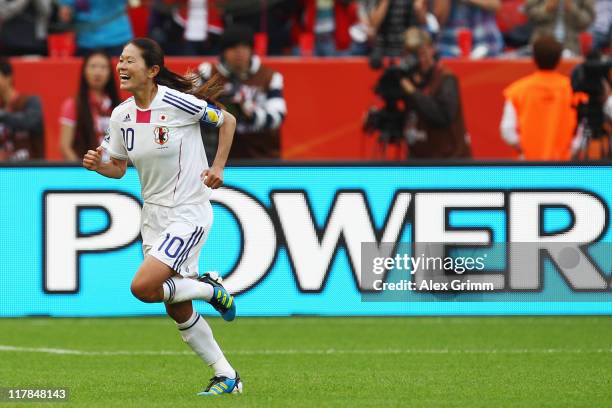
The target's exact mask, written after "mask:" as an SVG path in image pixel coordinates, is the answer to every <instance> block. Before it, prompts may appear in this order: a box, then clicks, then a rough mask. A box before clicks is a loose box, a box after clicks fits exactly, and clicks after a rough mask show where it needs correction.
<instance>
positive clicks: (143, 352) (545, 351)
mask: <svg viewBox="0 0 612 408" xmlns="http://www.w3.org/2000/svg"><path fill="white" fill-rule="evenodd" d="M0 352H14V353H44V354H65V355H77V356H193V355H194V353H193V352H192V351H187V350H185V351H171V350H114V351H91V350H72V349H60V348H48V347H17V346H7V345H0ZM563 353H566V354H610V353H612V348H598V349H560V348H549V349H466V350H461V349H372V350H365V349H353V350H349V349H344V350H343V349H333V348H331V349H310V350H309V349H305V350H298V349H278V350H228V351H226V354H228V355H247V356H249V355H252V356H259V355H302V354H304V355H308V354H310V355H312V354H315V355H333V354H349V355H350V354H364V355H365V354H370V355H372V354H377V355H386V354H388V355H396V354H563Z"/></svg>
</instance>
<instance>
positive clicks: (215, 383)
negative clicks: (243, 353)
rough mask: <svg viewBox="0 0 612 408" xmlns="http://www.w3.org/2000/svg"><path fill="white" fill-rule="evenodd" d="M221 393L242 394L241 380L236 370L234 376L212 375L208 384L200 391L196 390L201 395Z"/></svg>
mask: <svg viewBox="0 0 612 408" xmlns="http://www.w3.org/2000/svg"><path fill="white" fill-rule="evenodd" d="M223 394H242V380H241V379H240V375H238V372H237V371H236V378H227V377H222V376H214V377H213V378H211V379H210V384H208V387H206V389H205V390H204V391H202V392H198V395H201V396H216V395H223Z"/></svg>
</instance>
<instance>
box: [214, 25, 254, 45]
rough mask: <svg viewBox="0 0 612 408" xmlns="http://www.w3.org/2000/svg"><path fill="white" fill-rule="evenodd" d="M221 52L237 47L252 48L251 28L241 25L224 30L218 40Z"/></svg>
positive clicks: (252, 33)
mask: <svg viewBox="0 0 612 408" xmlns="http://www.w3.org/2000/svg"><path fill="white" fill-rule="evenodd" d="M220 43H221V44H220V45H221V51H225V50H226V49H228V48H232V47H235V46H237V45H246V46H247V47H251V48H253V47H254V45H255V33H254V32H253V30H252V29H251V27H249V26H246V25H243V24H234V25H231V26H229V27H227V28H226V29H225V31H224V32H223V34H222V35H221V39H220Z"/></svg>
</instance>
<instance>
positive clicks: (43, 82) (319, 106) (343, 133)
mask: <svg viewBox="0 0 612 408" xmlns="http://www.w3.org/2000/svg"><path fill="white" fill-rule="evenodd" d="M201 61H202V59H199V58H168V66H169V68H171V69H173V70H176V71H177V72H185V71H186V70H187V69H188V68H195V67H197V65H198V64H199V63H200V62H201ZM12 62H13V63H14V67H15V82H16V87H17V89H19V90H21V91H23V92H27V93H37V94H39V95H40V96H41V97H42V101H43V107H44V113H45V124H46V129H47V136H46V140H47V142H46V153H47V157H48V158H49V159H54V160H57V159H60V158H61V155H60V153H59V146H58V133H59V123H58V117H59V113H60V107H61V104H62V102H63V100H64V99H65V98H67V97H68V96H71V95H74V94H75V93H76V89H77V84H78V78H79V66H80V60H79V59H77V58H65V59H55V58H48V59H25V58H24V59H14V60H13V61H12ZM265 63H266V64H268V65H270V66H271V67H273V68H274V69H276V70H278V71H280V72H281V73H283V75H284V77H285V97H286V99H287V106H288V116H287V120H286V122H285V124H284V126H283V136H282V154H283V158H285V159H288V160H311V159H380V158H383V157H387V158H390V159H393V158H396V157H398V156H399V154H398V152H397V150H396V149H393V148H391V149H388V150H387V151H386V153H384V154H382V153H381V149H380V147H379V146H378V143H377V142H376V140H375V138H374V137H372V136H367V135H364V134H363V133H362V131H361V126H362V121H363V118H364V115H365V112H366V111H367V109H368V107H369V106H371V105H374V104H379V101H378V100H377V98H376V97H375V96H374V95H373V92H372V88H373V86H374V84H375V82H376V79H377V78H378V76H379V75H380V72H375V71H372V70H371V69H370V68H369V67H368V65H367V61H366V59H364V58H346V59H318V58H307V59H303V58H302V59H293V58H269V59H267V60H266V62H265ZM575 63H576V61H569V62H568V61H566V62H564V63H563V64H562V67H561V71H562V72H564V73H569V72H570V71H571V68H572V67H573V66H574V65H575ZM444 64H445V65H446V66H448V67H449V68H450V69H451V70H452V71H454V72H455V73H456V74H457V75H458V76H459V78H460V83H461V95H462V100H463V107H464V112H465V119H466V122H467V127H468V131H469V132H470V135H471V139H472V146H473V152H474V155H475V157H477V158H486V159H503V158H509V157H512V155H513V153H512V150H511V149H510V148H508V147H507V146H506V145H505V144H504V142H503V141H502V140H501V138H500V136H499V130H498V128H499V120H500V118H501V112H502V105H503V98H502V90H503V89H504V87H506V86H507V85H508V84H509V83H510V82H512V81H514V80H515V79H517V78H520V77H521V76H524V75H526V74H528V73H530V72H532V70H533V69H534V68H533V65H532V63H531V61H529V60H520V61H514V60H513V61H509V60H485V61H467V60H448V61H445V62H444Z"/></svg>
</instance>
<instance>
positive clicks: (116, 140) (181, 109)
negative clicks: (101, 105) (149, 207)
mask: <svg viewBox="0 0 612 408" xmlns="http://www.w3.org/2000/svg"><path fill="white" fill-rule="evenodd" d="M200 121H201V122H205V123H210V124H213V125H216V126H217V127H219V126H221V125H222V124H223V113H222V111H221V110H220V109H218V108H217V107H215V106H213V105H209V104H207V103H206V102H205V101H203V100H201V99H198V98H196V97H195V96H193V95H189V94H185V93H182V92H179V91H176V90H174V89H171V88H168V87H166V86H161V85H158V89H157V95H156V96H155V98H154V99H153V101H152V102H151V106H150V107H149V109H148V110H141V109H139V108H138V107H137V106H136V103H135V102H134V97H131V98H129V99H127V100H126V101H125V102H123V103H122V104H121V105H119V106H117V107H116V108H115V109H114V110H113V113H112V115H111V120H110V128H109V131H108V132H107V135H106V137H105V138H104V143H103V145H102V146H103V147H104V148H105V149H106V150H107V151H108V153H109V155H110V156H112V157H114V158H117V159H120V160H127V159H128V158H129V159H130V160H131V161H132V163H133V164H134V167H136V170H137V171H138V176H139V178H140V185H141V192H142V197H143V199H144V201H145V203H151V204H157V205H163V206H167V207H174V206H177V205H181V204H196V203H203V202H205V201H206V200H208V198H209V197H210V193H211V190H210V188H208V187H206V186H205V185H204V184H203V183H202V181H201V180H200V174H201V173H202V171H204V170H205V169H207V168H208V162H207V160H206V153H205V151H204V146H203V144H202V139H201V136H200V125H199V122H200Z"/></svg>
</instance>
